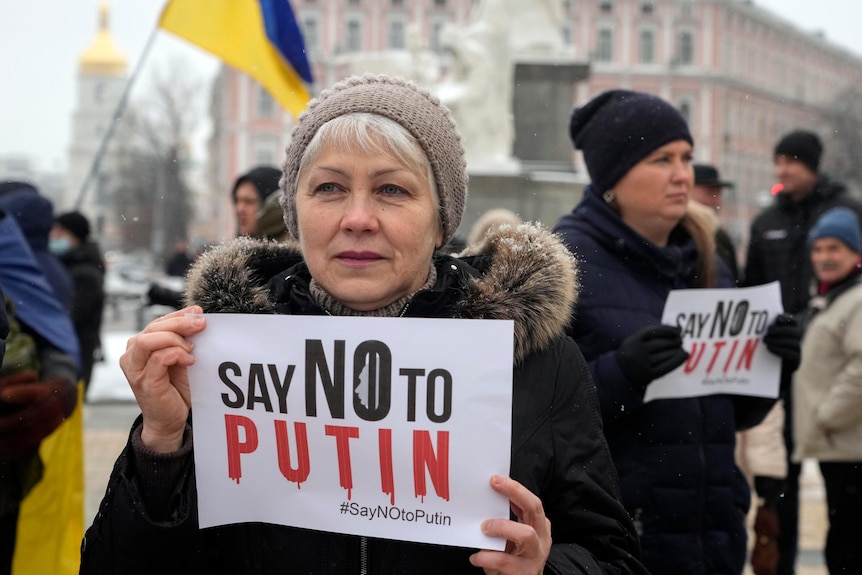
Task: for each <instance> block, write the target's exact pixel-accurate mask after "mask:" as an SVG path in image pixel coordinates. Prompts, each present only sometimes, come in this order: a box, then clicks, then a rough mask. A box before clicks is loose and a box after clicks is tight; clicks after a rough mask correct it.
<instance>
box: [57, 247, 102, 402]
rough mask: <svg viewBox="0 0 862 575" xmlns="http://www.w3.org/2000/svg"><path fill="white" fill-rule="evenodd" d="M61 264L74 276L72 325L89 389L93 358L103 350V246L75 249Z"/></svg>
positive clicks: (61, 258) (65, 256)
mask: <svg viewBox="0 0 862 575" xmlns="http://www.w3.org/2000/svg"><path fill="white" fill-rule="evenodd" d="M60 260H61V261H62V262H63V264H64V265H65V266H66V268H67V269H68V270H69V273H70V274H71V275H72V280H73V283H74V288H75V293H74V298H73V299H72V322H73V323H74V324H75V333H76V334H77V335H78V341H79V342H80V344H81V379H83V380H84V385H85V386H86V385H89V382H90V376H91V375H92V373H93V362H94V361H95V359H94V357H93V355H94V353H95V351H96V348H98V347H99V343H100V333H101V330H102V311H103V308H104V306H105V262H104V260H102V254H101V252H100V251H99V246H98V245H96V244H95V243H93V242H91V241H87V242H84V243H82V244H81V245H79V246H77V247H75V248H72V249H71V250H69V251H68V252H66V253H65V254H63V255H62V256H60Z"/></svg>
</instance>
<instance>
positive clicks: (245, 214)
mask: <svg viewBox="0 0 862 575" xmlns="http://www.w3.org/2000/svg"><path fill="white" fill-rule="evenodd" d="M280 181H281V170H279V169H278V168H275V167H272V166H257V167H256V168H252V169H251V170H249V171H248V172H246V173H244V174H242V175H241V176H239V177H238V178H237V179H236V181H234V183H233V188H232V189H231V192H230V195H231V199H232V200H233V206H234V211H235V212H236V230H237V232H236V233H237V235H238V236H251V235H254V234H255V232H256V231H257V220H258V213H259V212H260V210H261V208H262V207H263V205H264V202H265V201H266V199H267V198H268V197H269V196H271V195H272V193H273V192H275V191H277V190H278V185H279V182H280Z"/></svg>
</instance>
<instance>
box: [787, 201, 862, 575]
mask: <svg viewBox="0 0 862 575" xmlns="http://www.w3.org/2000/svg"><path fill="white" fill-rule="evenodd" d="M808 240H809V247H810V249H811V262H812V267H813V269H814V275H815V277H816V278H817V295H816V296H814V297H813V298H812V299H811V300H810V302H809V306H808V327H807V328H806V330H805V337H804V338H803V340H802V362H801V363H800V364H799V369H798V370H796V373H795V374H794V376H793V414H792V415H793V420H794V421H793V423H794V426H793V429H794V433H795V437H794V438H795V451H794V453H793V460H794V461H796V462H797V463H798V462H801V461H802V460H803V459H805V458H809V457H810V458H813V459H816V460H818V461H819V462H820V472H821V474H822V475H823V484H824V486H825V488H826V504H827V506H828V509H829V514H828V517H829V530H828V531H827V534H826V548H825V550H824V554H825V556H826V566H827V567H828V569H829V573H830V574H832V575H836V574H838V573H848V574H849V573H862V546H860V537H859V519H860V517H862V230H860V226H859V220H858V218H857V216H856V214H855V213H854V212H853V210H850V209H848V208H845V207H837V208H832V209H830V210H829V211H827V212H825V213H824V214H823V215H822V216H821V217H820V218H819V219H818V220H817V223H816V224H815V225H814V227H813V228H812V229H811V232H810V233H809V235H808Z"/></svg>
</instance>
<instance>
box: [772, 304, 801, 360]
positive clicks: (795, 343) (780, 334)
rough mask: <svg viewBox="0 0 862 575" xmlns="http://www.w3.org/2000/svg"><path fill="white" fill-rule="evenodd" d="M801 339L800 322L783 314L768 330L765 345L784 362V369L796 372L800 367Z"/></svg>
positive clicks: (787, 314)
mask: <svg viewBox="0 0 862 575" xmlns="http://www.w3.org/2000/svg"><path fill="white" fill-rule="evenodd" d="M801 339H802V330H801V329H800V327H799V322H797V321H796V318H795V317H793V316H792V315H790V314H789V313H783V314H781V315H779V316H778V317H776V318H775V321H774V322H772V324H771V325H770V326H769V327H768V328H766V334H765V335H764V336H763V344H764V345H765V346H766V349H768V350H769V351H770V352H772V353H774V354H775V355H777V356H778V357H780V358H781V359H782V360H783V361H784V366H783V367H788V368H790V369H791V370H794V369H796V368H797V367H799V358H800V351H799V340H801Z"/></svg>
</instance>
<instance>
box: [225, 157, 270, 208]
mask: <svg viewBox="0 0 862 575" xmlns="http://www.w3.org/2000/svg"><path fill="white" fill-rule="evenodd" d="M246 182H249V183H250V184H251V185H253V186H254V187H255V189H256V190H257V193H258V195H259V196H260V203H261V205H263V201H264V200H265V199H266V198H268V197H269V196H270V195H271V194H272V193H273V192H275V191H277V190H279V182H281V170H279V169H278V168H273V167H272V166H257V167H256V168H252V169H251V170H249V171H248V172H246V173H244V174H243V175H241V176H240V177H238V178H237V179H236V181H235V182H234V183H233V189H232V190H231V191H230V197H231V198H232V199H233V201H236V190H237V188H239V187H240V186H241V185H243V184H244V183H246Z"/></svg>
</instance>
